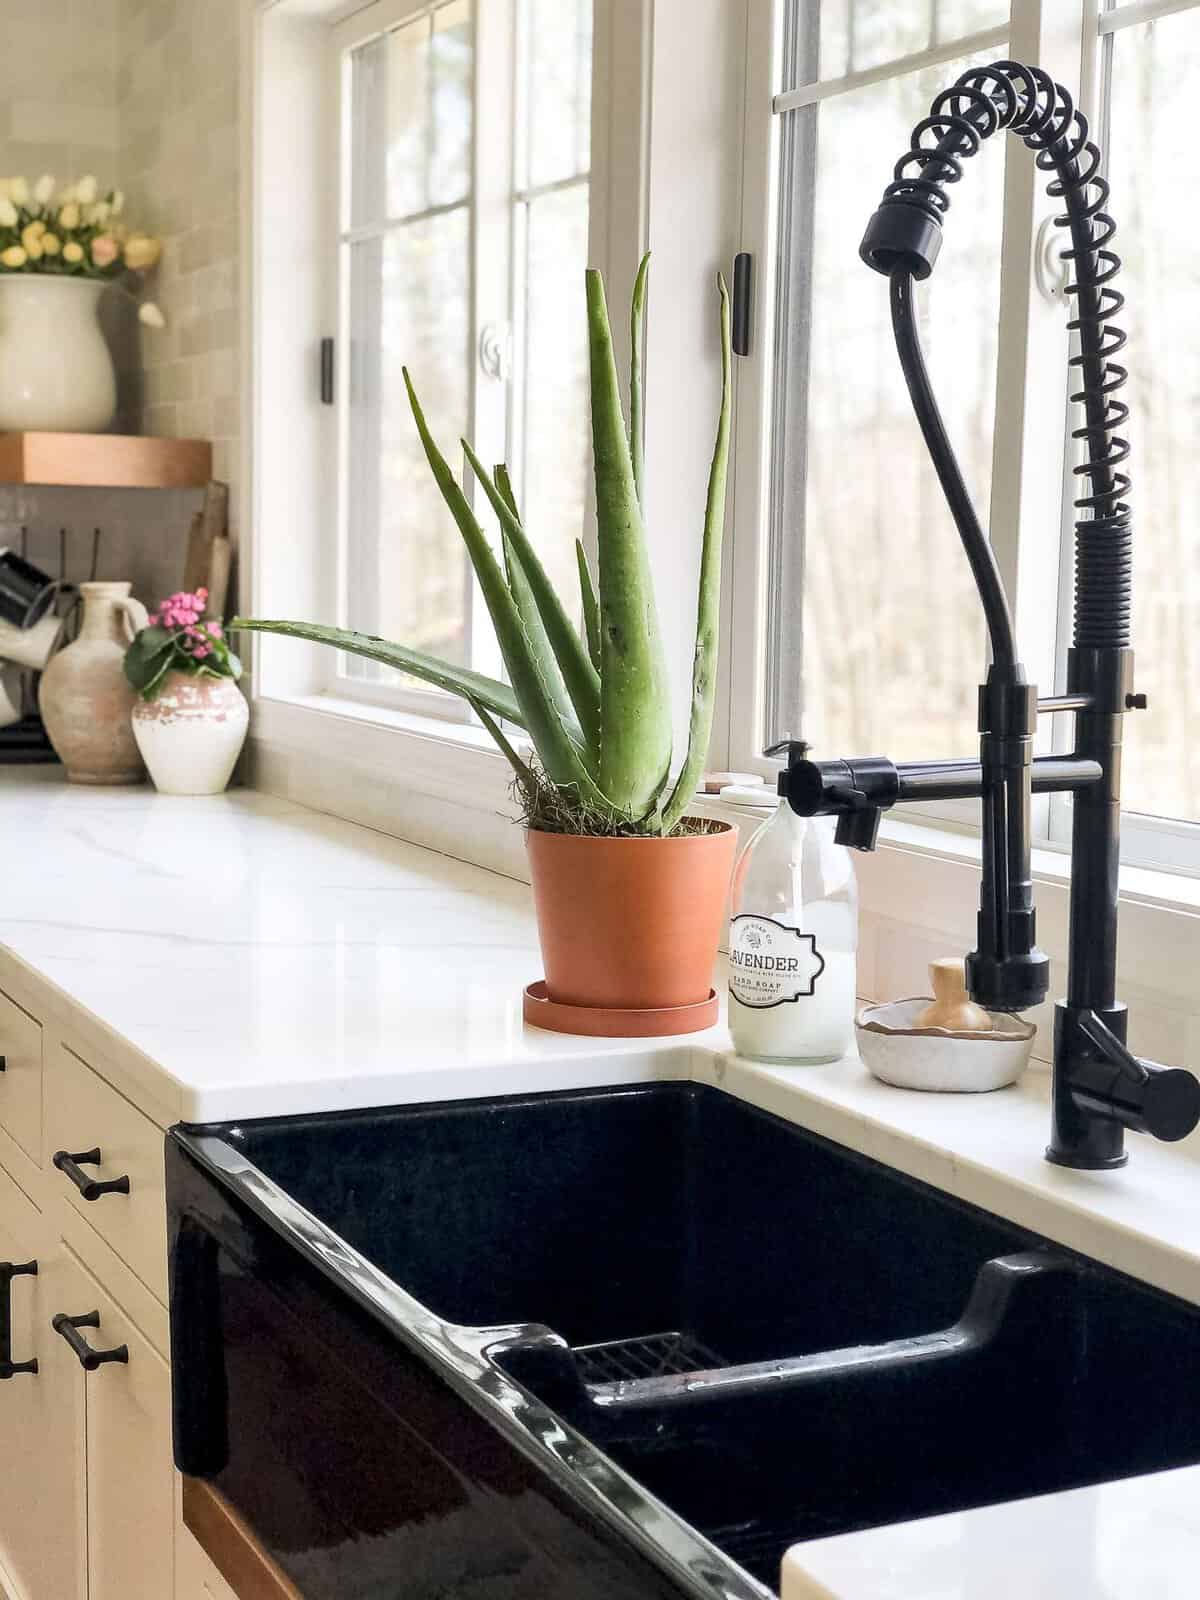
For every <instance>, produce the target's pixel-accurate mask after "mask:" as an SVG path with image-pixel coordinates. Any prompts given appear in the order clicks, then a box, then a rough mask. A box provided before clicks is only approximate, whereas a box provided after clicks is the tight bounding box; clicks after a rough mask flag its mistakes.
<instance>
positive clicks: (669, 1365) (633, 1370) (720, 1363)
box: [572, 1332, 728, 1384]
mask: <svg viewBox="0 0 1200 1600" xmlns="http://www.w3.org/2000/svg"><path fill="white" fill-rule="evenodd" d="M572 1354H573V1355H574V1357H575V1363H576V1366H577V1367H578V1369H579V1376H580V1377H581V1378H582V1379H583V1381H584V1383H589V1384H598V1383H628V1382H630V1381H631V1380H632V1381H635V1382H636V1381H637V1380H638V1379H640V1378H670V1377H673V1376H675V1375H676V1374H678V1373H681V1372H708V1371H709V1370H710V1369H711V1368H713V1367H724V1366H727V1365H728V1363H727V1362H726V1361H725V1360H724V1359H723V1357H721V1356H719V1355H717V1353H716V1352H715V1351H714V1350H710V1349H709V1348H708V1346H707V1345H705V1344H701V1342H700V1340H699V1339H697V1338H696V1337H695V1336H694V1335H693V1334H690V1333H679V1332H673V1333H650V1334H647V1335H646V1336H645V1338H642V1339H613V1340H611V1341H610V1342H609V1343H607V1344H583V1345H577V1346H576V1347H575V1349H574V1350H573V1351H572Z"/></svg>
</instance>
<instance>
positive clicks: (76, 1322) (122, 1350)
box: [50, 1311, 129, 1372]
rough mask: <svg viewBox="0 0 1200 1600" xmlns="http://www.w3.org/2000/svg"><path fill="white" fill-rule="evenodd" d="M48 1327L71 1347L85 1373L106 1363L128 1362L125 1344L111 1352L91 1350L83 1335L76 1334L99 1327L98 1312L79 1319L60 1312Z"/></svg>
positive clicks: (86, 1313) (89, 1312)
mask: <svg viewBox="0 0 1200 1600" xmlns="http://www.w3.org/2000/svg"><path fill="white" fill-rule="evenodd" d="M50 1326H51V1327H52V1328H53V1329H54V1331H55V1333H57V1334H58V1336H59V1337H60V1338H61V1339H65V1340H66V1341H67V1343H68V1344H69V1345H70V1346H71V1349H72V1350H74V1352H75V1354H76V1355H77V1356H78V1357H79V1365H80V1366H81V1367H82V1368H83V1370H84V1371H85V1372H95V1370H96V1368H97V1367H102V1366H104V1364H105V1362H107V1361H120V1362H127V1361H128V1360H129V1346H128V1345H127V1344H117V1345H114V1346H113V1348H112V1349H111V1350H93V1349H92V1347H91V1345H90V1344H89V1343H88V1342H87V1340H86V1339H85V1338H84V1337H83V1335H82V1334H81V1333H78V1332H76V1329H78V1328H98V1327H99V1326H100V1313H99V1312H98V1311H86V1312H84V1314H83V1316H81V1317H68V1316H67V1314H66V1312H65V1311H60V1312H59V1313H58V1315H57V1316H56V1317H52V1318H51V1320H50Z"/></svg>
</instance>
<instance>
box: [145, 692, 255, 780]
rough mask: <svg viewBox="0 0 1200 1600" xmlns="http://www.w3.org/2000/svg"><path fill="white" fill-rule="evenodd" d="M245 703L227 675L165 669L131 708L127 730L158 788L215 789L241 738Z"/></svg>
mask: <svg viewBox="0 0 1200 1600" xmlns="http://www.w3.org/2000/svg"><path fill="white" fill-rule="evenodd" d="M249 721H250V708H249V707H248V706H247V704H246V697H245V696H244V695H243V694H242V691H241V690H240V689H239V688H238V686H237V684H236V683H234V681H233V680H232V678H208V677H192V675H191V674H190V673H187V672H169V673H168V674H167V676H166V678H165V679H164V680H163V684H162V687H161V689H160V690H159V691H158V693H157V694H156V695H155V697H154V699H153V700H139V701H138V702H137V704H136V705H135V706H134V708H133V736H134V738H135V739H136V740H137V746H138V749H139V750H140V751H141V753H142V760H143V761H144V762H145V763H146V766H147V768H148V769H149V772H150V776H151V777H152V778H153V779H154V787H155V788H156V789H157V790H158V791H159V793H160V794H220V793H221V791H222V790H223V789H224V788H225V786H226V784H228V782H229V780H230V778H231V777H232V775H233V769H234V766H235V764H236V762H237V758H238V756H239V755H240V754H241V750H242V745H243V744H244V743H245V740H246V728H247V725H248V724H249Z"/></svg>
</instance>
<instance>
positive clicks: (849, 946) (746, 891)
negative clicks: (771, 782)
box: [729, 773, 858, 1063]
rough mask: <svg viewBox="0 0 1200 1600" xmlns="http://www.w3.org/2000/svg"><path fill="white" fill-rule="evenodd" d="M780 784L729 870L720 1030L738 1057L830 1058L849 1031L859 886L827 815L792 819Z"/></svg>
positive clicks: (845, 1045)
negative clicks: (724, 1015) (725, 999)
mask: <svg viewBox="0 0 1200 1600" xmlns="http://www.w3.org/2000/svg"><path fill="white" fill-rule="evenodd" d="M785 784H786V773H781V774H780V779H779V792H780V800H779V805H778V807H777V808H776V811H775V815H774V816H773V817H772V818H771V819H770V820H769V821H768V822H765V823H763V825H762V826H761V827H760V828H759V830H758V832H757V833H756V834H755V835H754V837H753V839H751V841H750V843H749V844H748V845H747V846H746V848H745V850H743V851H742V854H741V856H740V857H739V859H738V863H737V866H736V868H735V869H734V877H733V918H732V921H731V923H730V928H729V1028H730V1031H731V1032H732V1034H733V1043H734V1048H735V1049H736V1051H737V1053H738V1055H740V1056H750V1057H752V1058H753V1059H755V1060H757V1061H777V1062H785V1063H787V1062H791V1063H816V1062H821V1061H836V1060H837V1059H838V1058H839V1057H840V1056H843V1055H845V1054H846V1053H847V1052H848V1051H849V1050H850V1048H851V1045H852V1042H853V1038H854V1013H855V1008H856V998H855V994H856V991H855V976H856V962H857V952H858V884H857V881H856V879H855V876H854V866H853V863H852V862H851V859H850V852H849V851H848V850H846V849H845V848H843V846H841V845H839V844H836V843H835V842H834V838H833V827H834V824H833V819H832V818H830V817H798V816H797V815H796V813H795V812H794V811H793V810H792V808H791V806H790V805H789V804H788V802H787V799H786V798H785V797H784V788H785Z"/></svg>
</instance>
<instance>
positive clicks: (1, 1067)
mask: <svg viewBox="0 0 1200 1600" xmlns="http://www.w3.org/2000/svg"><path fill="white" fill-rule="evenodd" d="M7 1071H8V1057H7V1056H0V1072H7Z"/></svg>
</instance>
